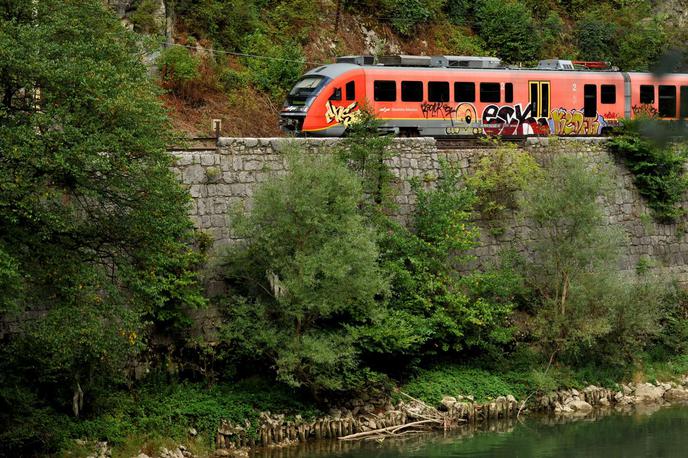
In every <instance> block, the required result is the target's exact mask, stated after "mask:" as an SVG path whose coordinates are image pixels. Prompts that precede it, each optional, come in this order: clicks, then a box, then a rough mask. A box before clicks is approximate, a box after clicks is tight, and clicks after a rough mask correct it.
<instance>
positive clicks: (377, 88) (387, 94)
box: [373, 81, 397, 102]
mask: <svg viewBox="0 0 688 458" xmlns="http://www.w3.org/2000/svg"><path fill="white" fill-rule="evenodd" d="M373 96H374V98H375V101H376V102H395V101H396V100H397V82H396V81H375V82H373Z"/></svg>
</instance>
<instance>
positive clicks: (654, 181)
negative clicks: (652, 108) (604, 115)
mask: <svg viewBox="0 0 688 458" xmlns="http://www.w3.org/2000/svg"><path fill="white" fill-rule="evenodd" d="M654 127H655V125H654V124H652V123H650V122H647V121H634V122H627V123H625V125H624V127H623V130H622V131H621V132H620V134H619V135H618V136H615V137H614V138H612V139H611V141H610V142H609V147H610V149H611V151H612V152H613V153H615V154H617V155H618V156H620V157H621V159H622V160H623V161H624V163H625V164H626V166H627V167H628V168H629V170H630V171H631V173H633V181H634V183H635V185H636V187H637V188H638V192H639V193H640V195H642V196H643V197H644V198H645V199H647V203H648V205H649V207H650V208H651V209H652V211H653V214H654V216H655V218H657V219H658V220H659V221H660V222H673V221H676V220H677V219H678V218H680V217H681V216H682V215H683V214H684V210H683V208H682V207H681V201H682V199H683V193H684V192H685V191H686V189H688V179H687V178H686V176H685V173H684V165H685V163H686V155H687V154H688V152H687V151H686V147H685V145H674V144H670V145H667V144H666V143H660V142H657V141H654V140H653V139H652V138H651V137H648V136H647V135H646V134H641V131H643V132H646V133H648V132H650V131H651V130H652V129H653V128H654Z"/></svg>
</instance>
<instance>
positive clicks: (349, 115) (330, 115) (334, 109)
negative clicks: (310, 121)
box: [325, 100, 360, 127]
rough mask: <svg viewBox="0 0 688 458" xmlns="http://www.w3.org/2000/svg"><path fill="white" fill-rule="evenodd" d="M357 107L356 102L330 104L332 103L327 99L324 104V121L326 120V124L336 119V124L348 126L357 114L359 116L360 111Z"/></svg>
mask: <svg viewBox="0 0 688 458" xmlns="http://www.w3.org/2000/svg"><path fill="white" fill-rule="evenodd" d="M357 108H358V103H357V102H354V103H352V104H351V105H348V106H345V107H344V106H336V105H332V103H331V102H330V101H329V100H328V101H327V103H326V104H325V109H326V111H325V121H327V123H328V124H329V123H331V122H332V121H336V122H337V123H338V124H342V125H344V126H345V127H348V126H349V124H351V123H352V122H354V121H356V119H357V118H358V116H360V112H359V111H358V110H357Z"/></svg>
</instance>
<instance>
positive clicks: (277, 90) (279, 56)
mask: <svg viewBox="0 0 688 458" xmlns="http://www.w3.org/2000/svg"><path fill="white" fill-rule="evenodd" d="M242 50H243V52H245V53H247V54H254V55H258V56H265V57H264V58H251V57H247V58H245V59H244V63H245V65H246V67H247V68H248V71H249V75H250V78H251V81H252V83H253V84H255V85H256V87H258V89H260V90H262V91H265V92H268V93H269V94H270V95H271V96H272V97H273V98H275V99H282V98H283V97H284V95H285V94H286V93H287V91H289V90H290V89H291V88H292V87H293V86H294V84H295V83H296V81H297V80H298V79H299V78H300V77H301V75H303V72H304V68H305V58H304V56H303V51H302V49H301V47H300V46H299V45H298V44H296V43H294V42H286V43H284V44H277V43H275V42H274V41H273V40H271V39H270V38H269V37H268V36H267V35H265V34H264V33H263V32H261V31H256V32H254V33H252V34H251V35H249V36H248V37H246V40H245V42H244V45H243V47H242Z"/></svg>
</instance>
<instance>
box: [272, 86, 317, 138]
mask: <svg viewBox="0 0 688 458" xmlns="http://www.w3.org/2000/svg"><path fill="white" fill-rule="evenodd" d="M328 79H329V78H327V77H325V76H322V75H314V74H308V73H307V74H306V75H304V76H303V77H302V78H301V79H300V80H299V81H298V82H297V83H296V85H294V87H293V88H292V90H291V91H290V92H289V95H287V100H285V102H284V105H283V106H282V111H281V113H280V117H281V119H280V127H281V129H282V130H283V131H284V132H287V133H290V134H292V135H303V125H304V123H305V121H306V115H307V114H308V109H309V108H310V107H311V105H313V102H314V101H315V99H316V97H317V96H318V94H320V92H321V91H322V89H323V87H324V86H326V85H327V80H328Z"/></svg>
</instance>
